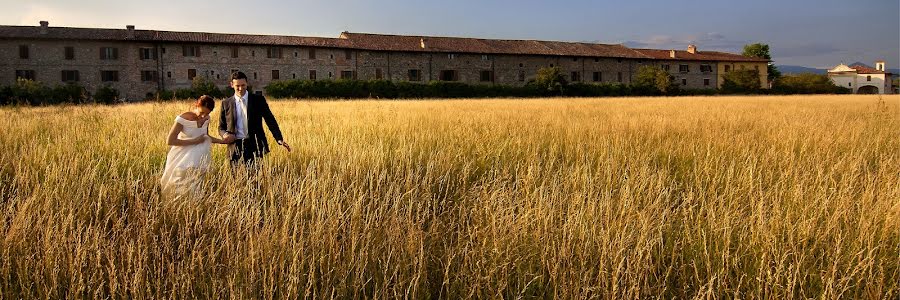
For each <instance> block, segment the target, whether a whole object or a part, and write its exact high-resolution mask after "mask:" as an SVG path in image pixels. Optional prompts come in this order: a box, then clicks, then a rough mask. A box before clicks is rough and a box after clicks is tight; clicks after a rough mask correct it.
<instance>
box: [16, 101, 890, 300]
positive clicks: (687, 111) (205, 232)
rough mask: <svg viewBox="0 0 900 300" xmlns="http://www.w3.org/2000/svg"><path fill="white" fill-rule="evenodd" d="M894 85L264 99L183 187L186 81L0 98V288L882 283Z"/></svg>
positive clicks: (680, 294)
mask: <svg viewBox="0 0 900 300" xmlns="http://www.w3.org/2000/svg"><path fill="white" fill-rule="evenodd" d="M879 99H881V100H879ZM898 100H900V98H898V97H897V96H883V98H879V97H877V96H797V97H711V98H704V97H697V98H619V99H539V100H459V101H356V102H308V101H271V105H272V107H273V110H274V111H275V113H276V115H277V117H278V120H279V121H280V123H281V127H282V129H283V131H284V133H285V136H286V137H287V141H288V142H290V143H291V144H292V145H293V146H294V148H295V151H294V152H292V153H287V152H285V151H283V149H280V148H279V149H276V150H275V151H274V152H273V154H272V155H270V156H269V157H268V158H267V161H266V162H265V165H264V167H263V169H262V170H261V172H260V174H259V175H258V176H255V177H252V178H248V177H246V174H242V173H241V172H236V173H234V172H231V171H230V170H229V168H228V167H227V165H226V163H225V156H224V148H222V147H221V146H219V147H217V148H215V149H214V153H213V154H214V161H215V162H216V165H217V169H216V170H214V171H213V172H212V173H210V174H209V177H208V178H207V179H208V187H209V191H208V192H207V193H205V194H203V195H199V197H197V198H196V199H189V200H166V199H161V198H160V196H159V188H158V186H157V180H158V177H159V175H160V172H161V170H162V168H163V165H164V160H165V155H166V151H167V147H166V146H165V144H164V141H165V135H166V133H167V130H168V129H169V127H170V126H171V124H172V123H173V118H174V117H175V116H176V115H177V114H178V113H179V112H181V111H183V110H184V109H185V108H186V104H136V105H123V106H114V107H103V106H76V107H49V108H5V109H0V128H2V134H0V185H2V188H0V201H2V202H0V215H2V223H0V232H2V234H3V238H2V240H0V298H5V299H18V298H24V299H32V298H107V297H112V298H139V299H161V298H197V297H199V298H228V297H230V298H263V299H269V298H297V297H300V298H358V297H365V298H369V297H371V298H532V297H537V298H553V297H556V298H608V299H622V298H626V299H627V298H656V297H659V298H760V299H789V298H807V297H809V298H824V299H832V298H848V299H849V298H862V299H897V298H898V297H900V135H898V134H900V101H898ZM217 112H218V109H217V110H216V113H217ZM213 126H215V125H213ZM211 131H213V132H215V129H213V130H211Z"/></svg>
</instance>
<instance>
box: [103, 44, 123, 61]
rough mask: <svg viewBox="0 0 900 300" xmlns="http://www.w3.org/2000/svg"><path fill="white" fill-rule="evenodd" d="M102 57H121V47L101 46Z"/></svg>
mask: <svg viewBox="0 0 900 300" xmlns="http://www.w3.org/2000/svg"><path fill="white" fill-rule="evenodd" d="M100 59H104V60H113V59H119V48H114V47H102V48H100Z"/></svg>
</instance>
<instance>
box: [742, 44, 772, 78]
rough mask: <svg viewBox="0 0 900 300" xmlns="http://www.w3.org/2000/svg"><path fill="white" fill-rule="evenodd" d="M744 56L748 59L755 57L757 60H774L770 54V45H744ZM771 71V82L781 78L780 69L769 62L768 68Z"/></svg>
mask: <svg viewBox="0 0 900 300" xmlns="http://www.w3.org/2000/svg"><path fill="white" fill-rule="evenodd" d="M743 54H744V56H747V57H755V58H764V59H768V60H772V55H770V54H769V45H768V44H762V43H755V44H748V45H744V53H743ZM767 69H768V71H769V80H770V81H772V80H775V79H777V78H778V77H781V71H778V68H776V67H775V65H774V64H772V63H771V62H769V64H768V67H767Z"/></svg>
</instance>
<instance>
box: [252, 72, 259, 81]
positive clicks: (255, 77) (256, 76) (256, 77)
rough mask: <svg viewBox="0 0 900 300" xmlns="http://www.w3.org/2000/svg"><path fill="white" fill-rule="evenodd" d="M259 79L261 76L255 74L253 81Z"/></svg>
mask: <svg viewBox="0 0 900 300" xmlns="http://www.w3.org/2000/svg"><path fill="white" fill-rule="evenodd" d="M257 79H259V75H258V74H256V72H253V80H257Z"/></svg>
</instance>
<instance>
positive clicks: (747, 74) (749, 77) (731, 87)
mask: <svg viewBox="0 0 900 300" xmlns="http://www.w3.org/2000/svg"><path fill="white" fill-rule="evenodd" d="M723 78H724V79H725V81H724V82H722V91H724V92H726V93H738V94H748V93H756V92H758V91H759V89H760V82H759V71H756V70H739V71H732V72H730V73H727V74H725V76H723Z"/></svg>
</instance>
